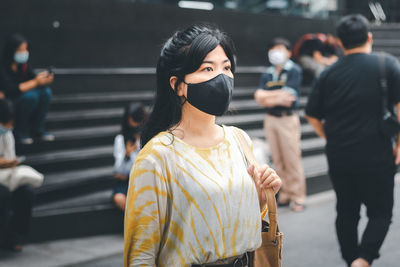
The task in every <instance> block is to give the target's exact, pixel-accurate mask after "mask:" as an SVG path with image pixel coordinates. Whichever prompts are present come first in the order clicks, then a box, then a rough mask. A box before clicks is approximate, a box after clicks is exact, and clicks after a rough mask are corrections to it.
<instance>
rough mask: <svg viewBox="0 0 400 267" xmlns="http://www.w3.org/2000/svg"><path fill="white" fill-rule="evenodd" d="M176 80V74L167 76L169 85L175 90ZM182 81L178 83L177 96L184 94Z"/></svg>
mask: <svg viewBox="0 0 400 267" xmlns="http://www.w3.org/2000/svg"><path fill="white" fill-rule="evenodd" d="M177 81H178V77H176V76H172V77H171V78H169V84H170V85H171V88H172V90H174V91H175V84H176V82H177ZM183 90H184V83H180V84H179V86H178V88H177V92H176V94H177V95H178V96H183V95H184V91H183Z"/></svg>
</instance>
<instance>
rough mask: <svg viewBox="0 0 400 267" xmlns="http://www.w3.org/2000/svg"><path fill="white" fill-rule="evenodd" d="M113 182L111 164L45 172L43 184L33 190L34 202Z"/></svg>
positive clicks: (69, 195) (98, 188)
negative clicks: (34, 193)
mask: <svg viewBox="0 0 400 267" xmlns="http://www.w3.org/2000/svg"><path fill="white" fill-rule="evenodd" d="M115 182H116V180H115V178H114V177H113V166H112V165H109V166H104V167H101V166H97V167H94V168H88V169H83V170H73V171H65V172H55V173H49V174H46V176H45V179H44V183H43V185H42V186H41V187H39V188H37V189H36V190H35V191H36V203H44V202H50V201H54V200H57V199H58V200H59V199H63V198H66V197H71V196H77V195H80V194H83V193H88V192H93V191H96V190H103V189H106V188H111V187H113V186H114V185H115Z"/></svg>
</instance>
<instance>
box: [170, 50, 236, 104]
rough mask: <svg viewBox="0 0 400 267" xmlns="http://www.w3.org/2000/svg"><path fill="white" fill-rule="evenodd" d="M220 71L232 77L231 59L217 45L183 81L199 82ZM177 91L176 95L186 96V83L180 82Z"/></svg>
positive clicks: (209, 78)
mask: <svg viewBox="0 0 400 267" xmlns="http://www.w3.org/2000/svg"><path fill="white" fill-rule="evenodd" d="M221 73H223V74H225V75H227V76H229V77H231V78H233V73H232V70H231V61H230V60H229V59H228V57H227V56H226V54H225V51H224V49H223V48H222V47H221V46H220V45H219V46H217V47H216V48H215V49H214V50H212V51H211V52H210V53H208V54H207V56H206V57H205V58H204V60H203V63H202V64H201V66H200V68H198V69H197V70H196V71H195V72H193V73H190V74H187V75H186V76H185V82H186V83H201V82H205V81H208V80H211V79H212V78H214V77H216V76H218V75H219V74H221ZM171 81H172V78H171ZM175 81H176V80H175ZM171 85H172V84H171ZM177 93H178V96H185V97H187V85H186V84H185V83H181V84H180V85H179V88H178V92H177Z"/></svg>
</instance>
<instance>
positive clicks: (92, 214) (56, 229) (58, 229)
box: [28, 190, 123, 242]
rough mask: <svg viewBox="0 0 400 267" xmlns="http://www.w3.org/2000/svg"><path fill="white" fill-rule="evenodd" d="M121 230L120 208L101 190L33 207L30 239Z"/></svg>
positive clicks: (87, 234)
mask: <svg viewBox="0 0 400 267" xmlns="http://www.w3.org/2000/svg"><path fill="white" fill-rule="evenodd" d="M122 232H123V212H122V211H120V210H118V209H117V208H115V207H114V205H113V204H112V203H111V190H103V191H99V192H96V193H92V194H86V195H83V196H81V197H74V198H71V199H67V200H62V201H54V202H52V203H49V204H44V205H38V206H35V207H34V208H33V214H32V225H31V233H30V235H29V240H28V241H30V242H40V241H45V240H55V239H64V238H74V237H81V236H92V235H100V234H110V233H122Z"/></svg>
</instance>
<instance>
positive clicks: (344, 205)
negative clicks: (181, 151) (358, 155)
mask: <svg viewBox="0 0 400 267" xmlns="http://www.w3.org/2000/svg"><path fill="white" fill-rule="evenodd" d="M329 173H330V177H331V181H332V184H333V187H334V190H335V192H336V197H337V204H336V210H337V217H336V232H337V237H338V241H339V244H340V249H341V253H342V257H343V259H344V260H345V261H346V262H347V263H348V264H349V266H350V264H351V262H352V261H354V260H355V259H356V258H358V257H362V258H364V259H366V260H367V261H368V262H370V263H372V261H373V260H374V259H376V258H378V257H379V249H380V248H381V246H382V243H383V241H384V239H385V237H386V234H387V232H388V230H389V225H390V224H391V219H392V210H393V194H394V174H395V170H394V168H385V169H384V168H380V167H379V166H377V167H376V168H375V169H373V170H363V169H357V170H353V171H350V170H347V171H344V170H330V171H329ZM361 204H364V205H365V206H366V209H367V217H368V224H367V226H366V228H365V230H364V232H363V234H362V237H361V240H360V241H359V238H358V231H357V227H358V222H359V219H360V208H361Z"/></svg>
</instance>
